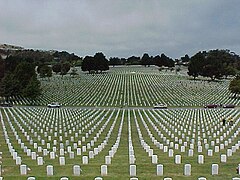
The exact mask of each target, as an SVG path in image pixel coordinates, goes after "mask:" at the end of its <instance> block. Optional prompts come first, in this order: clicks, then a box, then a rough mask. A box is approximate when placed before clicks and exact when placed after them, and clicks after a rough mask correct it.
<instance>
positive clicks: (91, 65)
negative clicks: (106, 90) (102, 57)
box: [81, 56, 96, 74]
mask: <svg viewBox="0 0 240 180" xmlns="http://www.w3.org/2000/svg"><path fill="white" fill-rule="evenodd" d="M81 68H82V71H88V72H89V74H90V71H91V70H95V69H96V68H95V62H94V58H93V57H92V56H86V57H85V58H84V59H83V62H82V67H81Z"/></svg>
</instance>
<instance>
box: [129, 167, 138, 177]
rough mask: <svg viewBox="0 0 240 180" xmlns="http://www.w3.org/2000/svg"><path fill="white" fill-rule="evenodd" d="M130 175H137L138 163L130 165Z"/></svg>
mask: <svg viewBox="0 0 240 180" xmlns="http://www.w3.org/2000/svg"><path fill="white" fill-rule="evenodd" d="M130 176H137V168H136V165H130Z"/></svg>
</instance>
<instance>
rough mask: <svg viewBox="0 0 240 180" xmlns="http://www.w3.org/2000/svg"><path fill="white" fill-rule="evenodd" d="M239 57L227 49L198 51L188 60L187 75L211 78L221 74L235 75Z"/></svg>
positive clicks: (216, 77)
mask: <svg viewBox="0 0 240 180" xmlns="http://www.w3.org/2000/svg"><path fill="white" fill-rule="evenodd" d="M239 60H240V59H239V57H238V56H237V55H236V54H233V53H231V52H230V51H229V50H218V49H216V50H211V51H208V52H206V51H203V52H198V53H197V54H195V55H194V56H193V57H191V60H190V62H189V66H188V75H190V76H193V77H194V78H196V77H197V76H198V75H201V76H203V77H210V78H211V79H212V80H214V79H220V78H222V77H223V76H225V77H227V76H229V75H236V72H237V69H238V67H239V66H238V63H239ZM239 69H240V68H239Z"/></svg>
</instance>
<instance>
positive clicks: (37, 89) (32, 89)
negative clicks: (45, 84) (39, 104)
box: [22, 76, 42, 104]
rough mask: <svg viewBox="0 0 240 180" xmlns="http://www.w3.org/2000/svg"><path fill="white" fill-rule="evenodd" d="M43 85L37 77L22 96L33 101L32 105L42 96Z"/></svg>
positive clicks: (33, 78)
mask: <svg viewBox="0 0 240 180" xmlns="http://www.w3.org/2000/svg"><path fill="white" fill-rule="evenodd" d="M41 92H42V89H41V83H40V81H39V80H37V78H36V77H34V76H33V77H32V78H31V79H30V81H29V83H28V84H27V86H26V88H25V89H24V90H23V92H22V95H23V96H24V97H26V98H29V99H30V100H31V104H33V103H34V101H35V100H36V99H37V97H39V96H40V95H41Z"/></svg>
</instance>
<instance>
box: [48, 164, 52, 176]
mask: <svg viewBox="0 0 240 180" xmlns="http://www.w3.org/2000/svg"><path fill="white" fill-rule="evenodd" d="M47 176H53V166H52V165H48V166H47Z"/></svg>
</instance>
